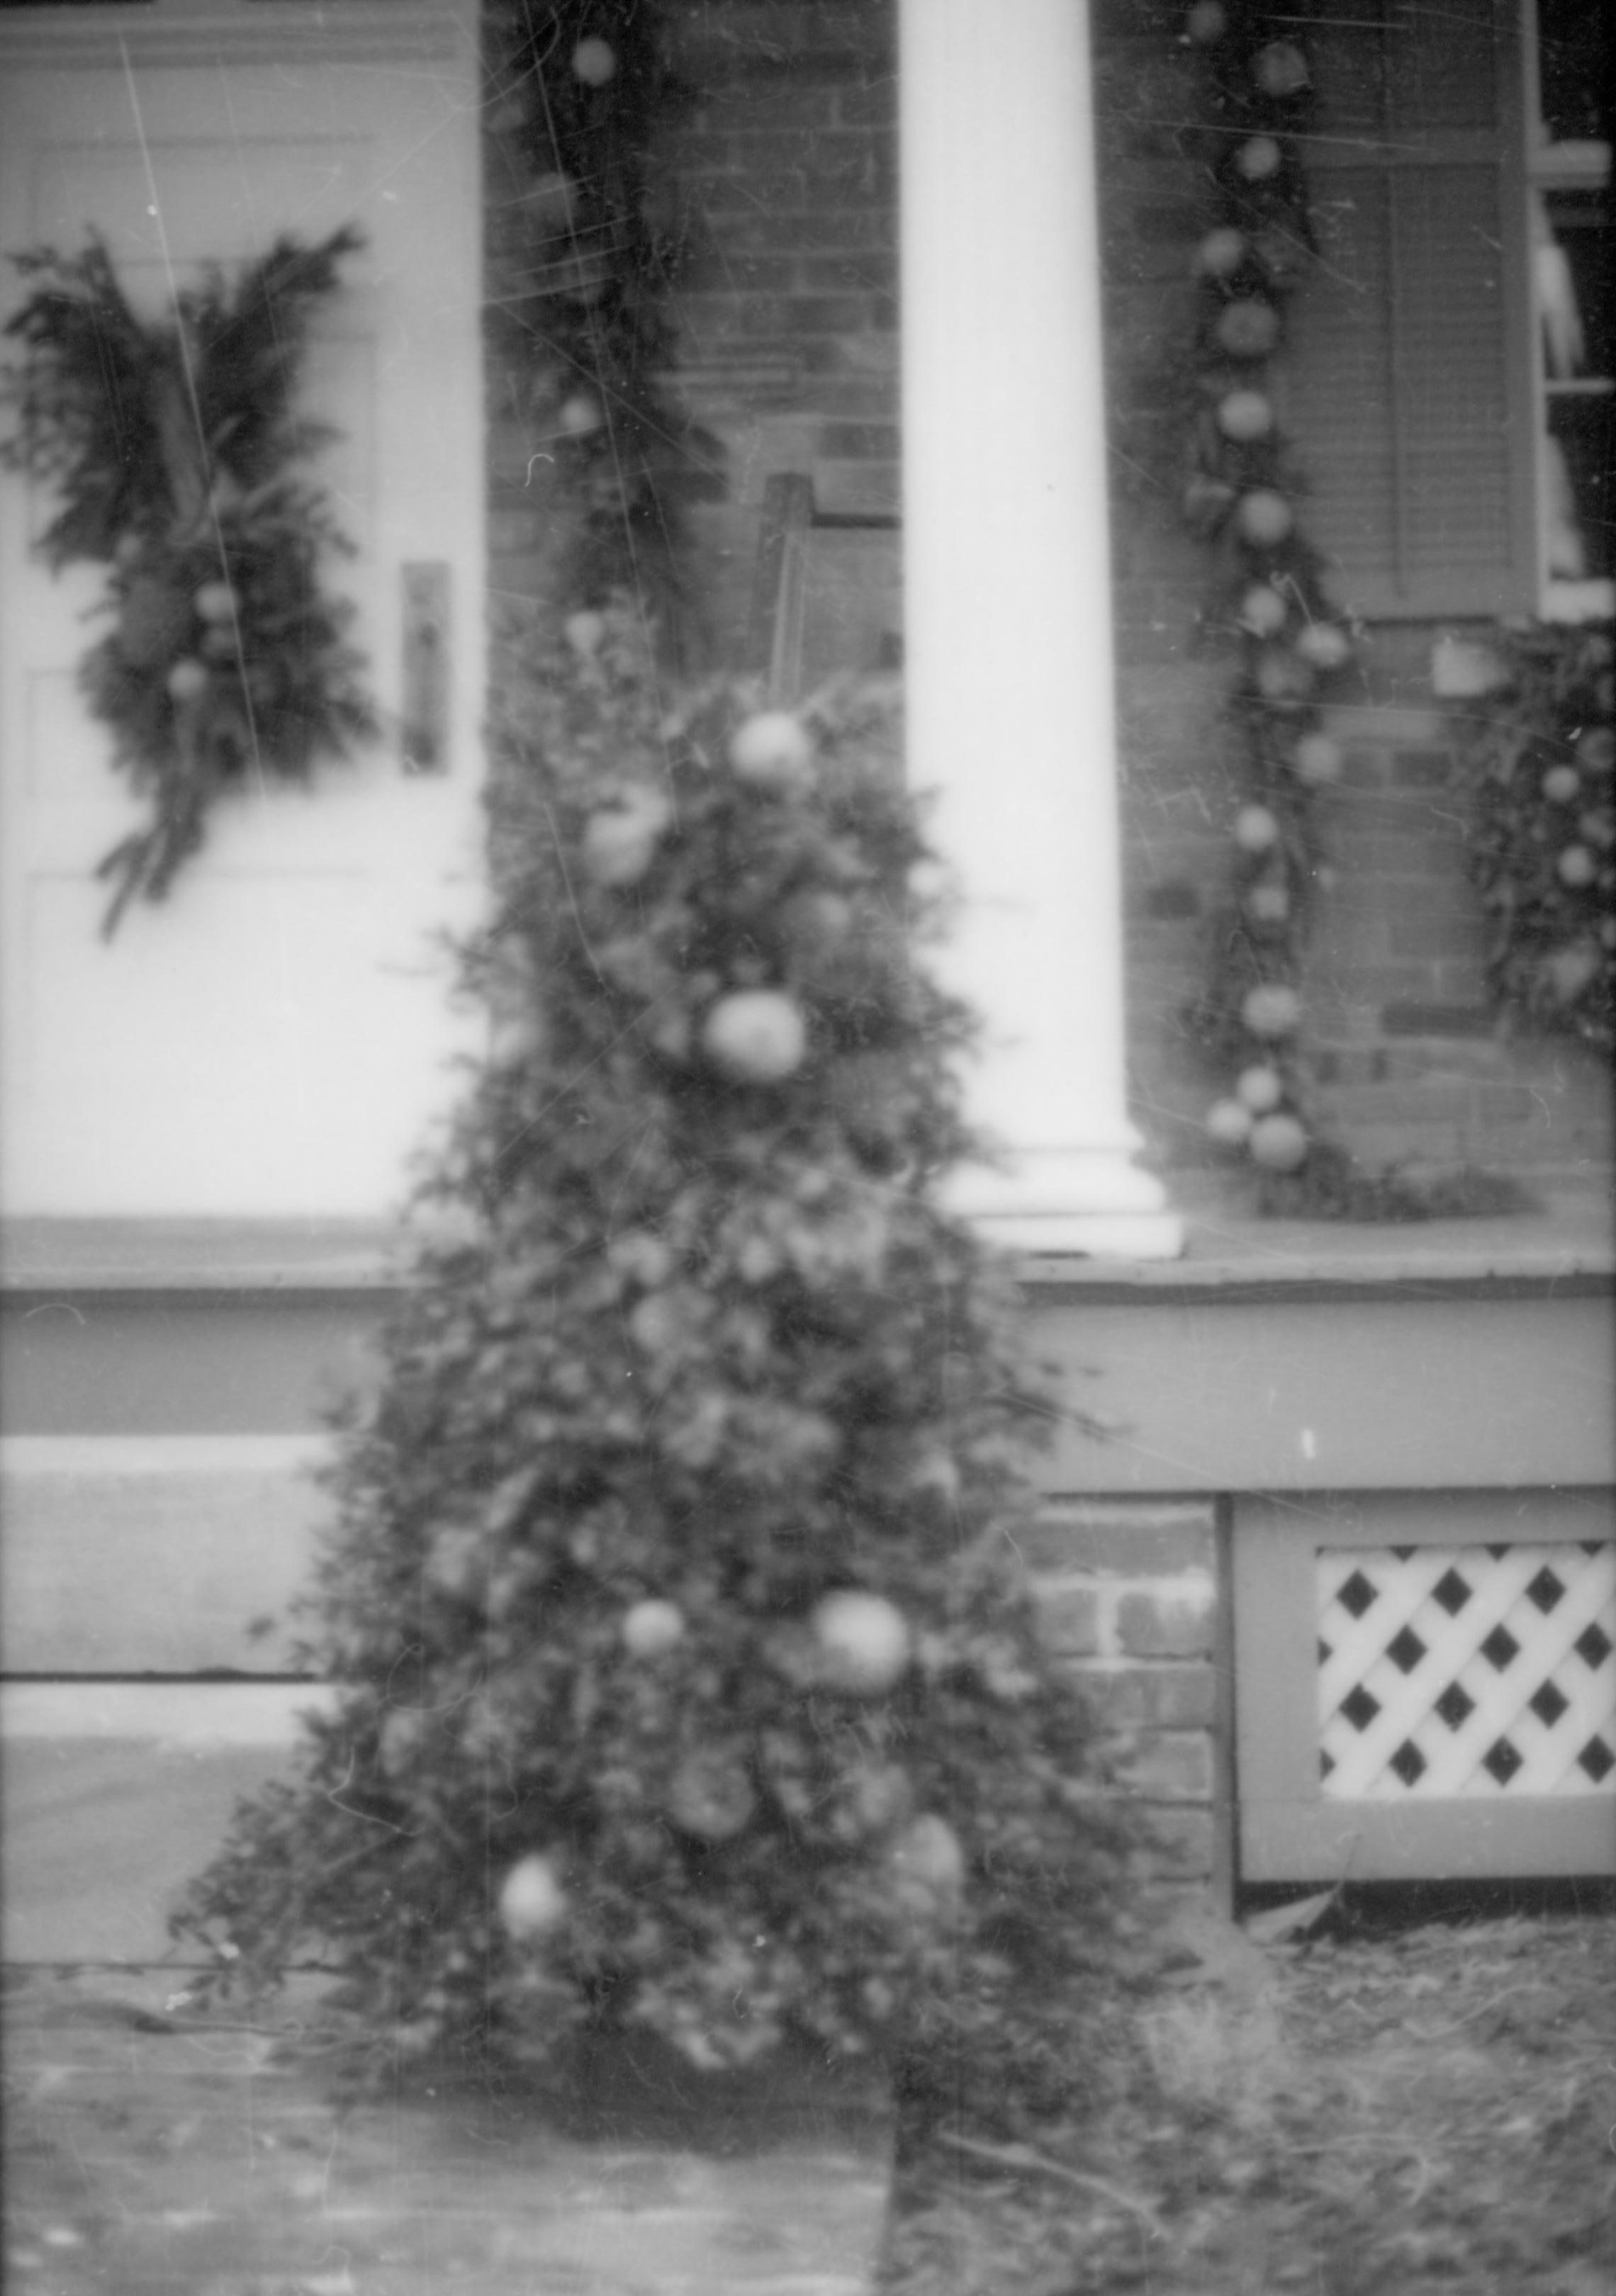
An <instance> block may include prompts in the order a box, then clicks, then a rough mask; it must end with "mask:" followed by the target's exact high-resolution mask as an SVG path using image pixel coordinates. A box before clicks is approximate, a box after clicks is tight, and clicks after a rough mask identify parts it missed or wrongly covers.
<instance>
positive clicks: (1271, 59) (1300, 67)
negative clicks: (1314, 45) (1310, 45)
mask: <svg viewBox="0 0 1616 2296" xmlns="http://www.w3.org/2000/svg"><path fill="white" fill-rule="evenodd" d="M1251 77H1252V78H1253V79H1254V80H1255V81H1256V82H1257V85H1258V86H1259V88H1260V89H1261V90H1262V92H1263V94H1265V95H1268V96H1272V97H1273V98H1274V100H1275V101H1276V102H1284V99H1285V98H1286V97H1287V96H1292V95H1300V94H1301V92H1302V90H1303V88H1305V87H1306V86H1307V85H1308V59H1307V58H1306V56H1304V55H1303V53H1302V52H1301V50H1300V48H1299V47H1298V46H1297V45H1296V43H1295V41H1294V40H1270V41H1269V42H1268V43H1267V46H1266V47H1261V48H1259V49H1258V51H1257V53H1256V54H1255V55H1254V56H1253V57H1252V59H1251Z"/></svg>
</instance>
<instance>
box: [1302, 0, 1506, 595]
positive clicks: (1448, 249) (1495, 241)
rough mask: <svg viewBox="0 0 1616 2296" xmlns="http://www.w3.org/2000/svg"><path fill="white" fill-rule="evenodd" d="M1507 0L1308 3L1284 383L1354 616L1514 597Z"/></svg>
mask: <svg viewBox="0 0 1616 2296" xmlns="http://www.w3.org/2000/svg"><path fill="white" fill-rule="evenodd" d="M1513 16H1514V10H1513V6H1511V5H1509V4H1507V0H1446V4H1445V5H1444V7H1443V8H1442V9H1441V10H1440V11H1433V10H1431V9H1430V8H1429V7H1427V6H1425V5H1423V4H1421V0H1378V5H1377V0H1368V4H1366V0H1314V5H1313V7H1312V8H1311V9H1310V10H1309V12H1308V22H1309V53H1310V54H1311V56H1312V59H1313V67H1314V75H1315V78H1316V80H1317V86H1318V93H1319V108H1318V112H1317V118H1316V121H1315V126H1314V132H1313V135H1312V138H1311V139H1310V141H1309V143H1308V170H1309V178H1310V183H1311V188H1312V194H1313V209H1314V217H1315V222H1316V226H1317V235H1318V242H1319V260H1318V262H1317V266H1315V268H1314V270H1313V273H1312V275H1311V276H1310V278H1309V279H1308V283H1307V284H1306V286H1305V288H1304V289H1303V291H1302V292H1301V294H1300V296H1299V297H1298V298H1297V299H1296V302H1295V304H1294V305H1293V307H1292V311H1293V324H1292V353H1291V357H1290V360H1289V363H1288V374H1287V384H1286V400H1287V407H1288V420H1289V427H1290V429H1291V430H1292V435H1293V436H1294V437H1295V439H1296V442H1297V452H1298V455H1299V458H1300V463H1301V466H1302V470H1303V472H1304V474H1305V478H1306V481H1307V484H1308V489H1309V496H1310V508H1309V513H1308V516H1309V528H1310V531H1311V533H1312V535H1313V537H1314V538H1315V540H1316V541H1317V543H1318V545H1319V546H1320V548H1321V549H1322V550H1323V551H1324V552H1325V553H1326V555H1327V556H1328V557H1330V558H1331V559H1332V560H1333V561H1334V562H1335V563H1336V566H1337V567H1338V569H1339V575H1338V582H1339V587H1340V589H1341V595H1342V599H1343V603H1348V604H1350V605H1351V606H1353V607H1354V608H1356V609H1357V610H1358V611H1359V612H1361V613H1364V614H1366V615H1369V616H1371V617H1384V618H1390V617H1396V616H1401V617H1409V618H1420V617H1426V616H1435V615H1442V616H1448V615H1481V614H1487V615H1491V614H1499V613H1513V612H1523V611H1530V607H1531V605H1532V603H1533V596H1534V582H1535V570H1534V532H1535V529H1534V525H1533V518H1532V501H1531V487H1532V472H1533V466H1534V457H1533V433H1532V412H1531V408H1532V398H1531V373H1530V357H1531V332H1530V311H1529V305H1528V296H1527V270H1526V261H1527V250H1526V247H1525V243H1524V242H1525V201H1524V194H1523V190H1522V159H1523V142H1522V132H1521V123H1520V70H1519V57H1518V44H1517V41H1516V37H1515V30H1514V24H1513Z"/></svg>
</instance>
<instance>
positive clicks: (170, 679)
mask: <svg viewBox="0 0 1616 2296" xmlns="http://www.w3.org/2000/svg"><path fill="white" fill-rule="evenodd" d="M163 682H164V684H165V685H167V686H168V693H169V698H170V699H171V700H172V701H198V700H200V699H201V696H202V695H203V694H204V693H206V692H207V691H208V665H207V663H206V662H205V661H198V660H197V659H196V657H195V656H194V655H193V654H182V656H181V657H180V659H179V660H178V661H176V662H175V663H174V664H173V666H172V667H171V668H170V669H169V671H168V676H167V678H166V679H165V680H164V681H163Z"/></svg>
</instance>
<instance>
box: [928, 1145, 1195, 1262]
mask: <svg viewBox="0 0 1616 2296" xmlns="http://www.w3.org/2000/svg"><path fill="white" fill-rule="evenodd" d="M943 1193H944V1201H945V1202H946V1204H947V1208H948V1210H950V1211H953V1212H956V1213H958V1214H959V1215H960V1217H961V1218H964V1219H968V1220H969V1221H970V1222H971V1223H972V1226H974V1227H976V1228H978V1229H980V1232H981V1233H982V1234H984V1235H985V1236H987V1237H988V1240H989V1241H990V1242H994V1243H997V1244H1003V1245H1005V1247H1006V1248H1007V1249H1009V1250H1010V1251H1018V1252H1027V1253H1031V1254H1034V1255H1036V1256H1039V1257H1042V1256H1044V1255H1046V1254H1053V1255H1055V1256H1057V1257H1065V1256H1068V1255H1070V1256H1071V1257H1073V1258H1081V1259H1177V1258H1178V1256H1179V1254H1180V1253H1181V1252H1182V1251H1183V1250H1184V1223H1183V1221H1182V1220H1181V1219H1180V1218H1179V1217H1178V1215H1177V1212H1175V1211H1172V1210H1169V1206H1168V1203H1167V1200H1166V1197H1165V1195H1164V1194H1163V1193H1162V1190H1161V1185H1160V1184H1159V1183H1158V1182H1157V1181H1156V1180H1155V1179H1154V1178H1153V1176H1152V1175H1151V1174H1150V1173H1148V1172H1142V1171H1141V1170H1140V1169H1139V1168H1138V1166H1137V1165H1136V1164H1135V1163H1134V1162H1133V1161H1132V1160H1131V1158H1130V1157H1129V1155H1128V1152H1127V1150H1126V1149H1124V1148H1120V1147H1119V1148H1030V1149H1022V1150H1020V1151H1018V1152H1015V1153H1014V1155H1013V1157H1007V1158H1006V1169H1005V1170H1003V1171H995V1170H991V1169H986V1168H984V1167H982V1166H980V1165H972V1166H968V1167H966V1168H965V1169H964V1170H962V1171H960V1172H957V1173H956V1174H954V1175H953V1176H952V1177H951V1178H950V1180H949V1182H948V1183H947V1186H946V1187H945V1189H944V1192H943Z"/></svg>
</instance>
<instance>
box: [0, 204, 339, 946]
mask: <svg viewBox="0 0 1616 2296" xmlns="http://www.w3.org/2000/svg"><path fill="white" fill-rule="evenodd" d="M361 243H362V242H361V241H360V239H359V236H358V234H357V233H356V232H354V231H352V230H350V229H346V228H345V229H343V230H340V231H337V232H333V233H332V235H331V237H330V238H329V239H326V240H324V241H323V242H320V244H318V245H317V246H314V247H305V246H303V245H301V244H300V243H299V242H298V241H297V240H295V239H292V238H290V237H283V238H280V239H277V240H276V241H275V244H274V246H273V247H272V248H271V249H270V250H269V252H268V254H267V255H266V256H265V257H263V258H261V259H260V260H259V261H258V262H256V263H253V264H250V265H249V266H246V267H245V268H244V269H243V270H242V272H241V273H240V274H239V275H238V276H237V277H236V278H235V280H234V283H233V282H232V281H231V280H230V279H229V278H227V277H226V275H225V273H224V272H223V271H222V270H220V269H218V268H217V267H216V268H214V269H213V270H211V271H209V274H208V275H207V276H206V277H205V278H204V279H203V281H202V282H201V284H200V285H199V286H196V287H194V288H190V289H186V290H184V291H181V292H180V293H179V294H178V295H177V296H176V299H175V303H174V307H173V310H172V312H171V314H170V315H169V316H168V317H167V318H166V319H165V320H163V321H160V322H158V323H155V324H151V323H147V322H145V321H144V320H142V319H141V318H140V317H139V316H137V315H136V314H135V312H134V311H133V310H132V309H131V308H130V306H129V303H128V300H127V297H126V295H125V293H124V291H123V287H122V285H121V283H120V282H119V277H118V275H117V272H116V270H115V269H114V267H113V264H112V260H111V256H110V254H109V253H108V250H107V249H106V246H105V244H104V242H103V241H102V240H100V239H99V238H97V237H94V236H92V237H91V239H90V241H89V242H88V244H87V245H86V248H85V249H84V250H83V251H82V252H81V253H79V254H78V255H71V256H63V255H60V254H58V253H57V252H56V251H55V250H53V249H51V248H39V249H36V250H30V251H29V252H27V253H24V254H21V255H19V256H18V257H16V258H14V259H15V261H16V264H17V266H18V268H19V270H20V271H21V273H22V274H23V275H24V277H25V278H26V279H28V280H29V281H30V282H31V283H32V286H31V291H30V292H29V296H28V298H27V299H26V301H25V302H24V303H23V305H22V307H21V309H20V310H19V311H18V312H17V313H16V315H15V316H13V317H12V320H11V321H10V322H9V324H8V325H7V327H6V330H5V332H7V334H8V335H11V336H12V337H14V338H15V339H16V340H18V341H20V342H21V345H22V347H23V352H24V357H23V358H22V360H21V362H20V363H19V364H17V365H13V366H11V367H8V368H6V369H5V370H4V374H3V376H0V392H3V395H4V398H6V399H7V400H9V401H10V403H11V405H12V408H13V409H14V411H15V414H16V423H15V428H14V430H13V431H12V435H11V437H9V438H8V439H5V440H4V442H0V455H3V456H4V460H5V462H6V463H8V464H9V465H10V467H12V469H14V470H18V471H22V472H23V473H25V474H26V475H27V476H28V477H29V478H30V479H33V480H36V481H37V482H39V483H41V484H43V485H45V487H47V488H50V489H51V490H52V492H53V494H54V496H56V497H57V500H58V504H59V507H58V508H57V509H56V512H55V514H54V516H53V518H52V519H51V521H50V523H49V524H48V525H47V526H46V527H45V530H44V532H43V534H42V535H41V537H40V538H39V541H38V544H37V550H38V553H39V555H40V556H41V557H42V558H43V559H44V561H45V563H46V565H48V566H49V567H50V568H51V569H52V570H53V571H59V570H61V569H62V568H63V567H65V566H69V565H71V564H73V563H75V562H83V561H87V562H91V563H93V564H96V565H103V566H105V567H106V568H107V569H108V570H109V575H108V582H107V588H106V594H105V597H104V600H103V610H104V611H105V612H106V613H107V614H108V615H109V616H110V617H111V622H112V627H111V629H110V630H109V631H108V632H107V633H106V634H105V635H103V637H102V638H100V639H99V640H98V641H97V642H96V644H94V645H93V646H92V647H91V648H90V650H89V652H87V653H86V656H85V658H84V660H83V661H82V662H81V664H80V667H79V683H80V686H81V689H82V691H83V693H84V694H85V696H86V700H87V701H88V703H89V706H90V709H91V711H92V713H93V714H94V716H95V717H98V718H99V719H100V720H101V721H102V722H103V724H104V725H106V726H109V727H110V728H111V733H112V736H113V744H114V750H113V755H114V762H115V764H116V765H117V766H118V767H119V768H120V769H121V770H122V771H123V772H125V773H126V774H127V775H128V776H129V779H130V781H131V783H133V785H134V787H135V790H136V791H138V792H139V793H140V794H141V795H142V796H143V797H144V798H146V799H148V800H149V811H148V817H147V819H146V821H145V823H144V825H143V826H142V827H141V828H139V829H137V830H136V831H135V832H133V833H132V834H131V835H130V836H128V837H127V838H125V839H124V840H122V841H121V842H120V843H119V845H117V846H116V847H115V848H114V849H112V851H111V852H110V853H109V854H107V855H106V856H105V857H104V858H103V861H102V862H101V864H100V866H99V869H98V872H97V873H98V875H100V876H101V877H103V878H104V879H106V880H108V881H110V882H111V887H112V899H111V906H110V907H109V909H108V911H107V914H106V918H105V921H104V925H103V931H105V932H107V933H108V934H109V935H110V934H111V932H112V931H115V929H116V927H117V924H118V922H119V918H120V917H121V916H122V914H123V913H124V911H125V909H126V908H127V906H128V904H129V903H130V902H131V901H132V900H135V899H136V898H144V899H146V900H152V901H158V900H161V899H162V898H163V897H164V895H165V894H166V893H167V892H168V890H169V887H170V886H171V885H172V883H173V881H174V880H175V877H176V874H177V873H178V872H179V871H180V869H181V868H182V867H183V866H184V865H185V863H186V862H187V861H188V860H189V859H190V858H191V857H193V855H194V854H195V853H196V852H197V851H198V849H200V848H201V844H202V842H203V840H204V837H205V834H206V827H207V822H208V817H209V812H210V809H211V808H212V806H213V804H214V803H215V801H216V800H217V799H218V798H219V797H220V796H222V795H224V794H225V793H226V791H231V790H234V789H241V788H243V787H249V786H252V785H255V784H257V785H261V784H262V783H263V782H264V781H266V780H267V779H270V778H275V779H278V780H282V781H294V782H305V781H307V780H308V777H309V775H310V773H311V771H312V769H313V766H314V763H315V760H316V758H318V757H320V756H322V755H332V756H341V755H343V754H345V753H346V752H347V751H348V750H349V749H350V748H351V746H352V745H353V744H354V743H355V742H358V741H361V740H363V739H365V737H367V736H368V735H370V734H373V733H374V731H375V717H374V713H373V709H372V707H371V704H370V702H369V701H368V700H367V699H366V698H365V693H364V691H363V688H362V686H361V685H360V683H359V677H360V671H361V668H362V665H361V662H360V659H359V656H358V655H357V653H356V652H355V651H354V650H353V648H352V647H351V646H350V645H349V644H348V642H347V635H346V633H347V629H348V626H349V621H350V619H351V614H352V609H351V608H350V607H349V605H348V604H347V603H346V602H345V601H343V600H340V599H337V598H333V597H332V596H330V595H329V594H327V592H326V591H325V589H324V586H323V583H322V578H321V576H322V562H323V560H324V557H325V555H326V554H327V553H336V552H341V551H344V550H346V549H348V548H349V545H348V543H347V542H346V540H345V539H344V537H342V535H341V534H340V531H339V530H338V529H337V526H336V524H335V522H334V521H333V520H332V514H331V512H330V509H329V507H328V505H327V503H326V500H325V496H324V493H323V491H322V490H321V489H320V488H318V487H317V486H316V485H315V483H314V482H313V481H312V480H311V479H310V478H309V477H308V473H307V471H306V470H305V468H304V467H303V466H304V464H305V463H307V461H308V457H309V456H310V455H312V454H313V452H314V451H315V450H316V448H317V447H319V446H321V445H322V444H323V443H324V441H325V440H326V439H328V438H329V437H330V435H331V434H330V432H329V430H326V429H325V428H324V426H321V425H319V424H316V423H314V422H309V421H308V420H307V419H306V418H304V417H302V416H300V415H299V414H298V412H297V409H296V393H297V387H298V383H299V379H300V376H301V373H302V368H303V364H304V357H305V354H306V351H307V348H308V333H309V329H310V326H311V324H312V322H313V320H314V317H315V314H316V311H317V309H318V308H319V307H320V306H321V305H322V304H324V303H325V302H327V301H328V300H329V299H330V298H331V297H332V295H333V294H334V293H335V292H336V291H337V290H338V287H339V284H340V266H341V264H342V261H343V258H345V257H347V256H349V255H352V254H354V253H356V252H357V250H358V248H359V247H360V245H361Z"/></svg>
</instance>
